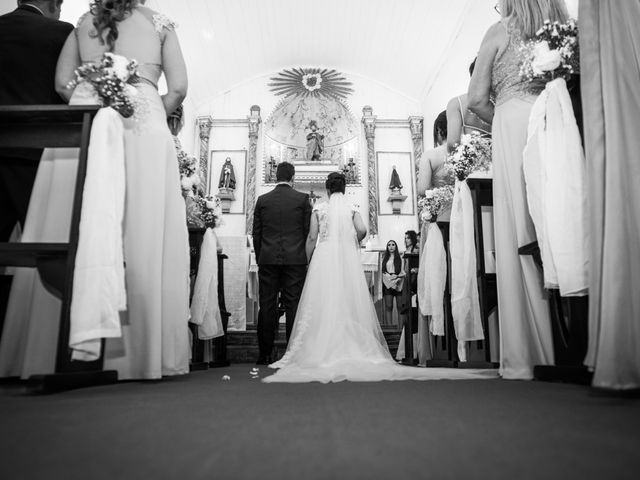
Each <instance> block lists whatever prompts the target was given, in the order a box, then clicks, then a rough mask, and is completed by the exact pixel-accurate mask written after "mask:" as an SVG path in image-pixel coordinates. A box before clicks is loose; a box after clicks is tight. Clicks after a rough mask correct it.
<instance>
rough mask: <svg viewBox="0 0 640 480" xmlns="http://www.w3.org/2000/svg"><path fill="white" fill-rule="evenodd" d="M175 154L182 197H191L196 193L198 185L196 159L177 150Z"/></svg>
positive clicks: (198, 171) (198, 172) (198, 169)
mask: <svg viewBox="0 0 640 480" xmlns="http://www.w3.org/2000/svg"><path fill="white" fill-rule="evenodd" d="M177 154H178V168H179V170H180V185H181V186H182V195H183V196H185V197H186V196H190V197H191V196H193V195H194V194H195V193H196V192H197V187H198V186H199V185H200V168H199V165H198V159H197V158H196V157H194V156H193V155H189V154H187V153H186V152H185V151H184V150H179V151H178V152H177Z"/></svg>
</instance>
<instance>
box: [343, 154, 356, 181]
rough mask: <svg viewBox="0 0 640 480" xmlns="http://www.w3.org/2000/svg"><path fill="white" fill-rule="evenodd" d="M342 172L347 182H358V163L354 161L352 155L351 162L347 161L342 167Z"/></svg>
mask: <svg viewBox="0 0 640 480" xmlns="http://www.w3.org/2000/svg"><path fill="white" fill-rule="evenodd" d="M342 173H343V174H344V176H345V180H346V181H347V184H352V183H356V181H357V176H356V163H355V162H354V161H353V157H350V158H349V163H347V164H346V165H344V166H343V167H342Z"/></svg>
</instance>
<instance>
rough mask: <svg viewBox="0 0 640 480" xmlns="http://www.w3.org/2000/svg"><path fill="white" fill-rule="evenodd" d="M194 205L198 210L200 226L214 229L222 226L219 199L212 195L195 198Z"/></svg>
mask: <svg viewBox="0 0 640 480" xmlns="http://www.w3.org/2000/svg"><path fill="white" fill-rule="evenodd" d="M195 204H196V205H197V208H198V210H199V223H200V224H201V225H200V226H203V227H205V228H216V227H219V226H220V225H222V207H221V205H220V199H219V198H218V197H216V196H214V195H207V196H206V197H203V196H200V195H198V196H196V197H195Z"/></svg>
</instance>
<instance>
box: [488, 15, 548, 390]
mask: <svg viewBox="0 0 640 480" xmlns="http://www.w3.org/2000/svg"><path fill="white" fill-rule="evenodd" d="M502 25H503V27H504V28H505V30H506V32H507V35H508V38H509V40H508V43H507V45H506V47H505V48H504V49H503V50H502V51H499V52H498V54H497V55H496V58H495V60H494V64H493V70H492V78H491V87H492V93H493V96H494V98H495V105H496V106H495V115H494V118H493V125H492V134H493V215H494V230H495V247H496V273H497V280H498V314H499V319H500V354H501V355H500V373H501V375H502V376H503V377H504V378H514V379H531V378H533V367H534V365H541V364H550V363H553V358H554V357H553V347H552V339H551V327H550V321H549V308H548V303H547V302H548V301H547V297H546V292H545V291H544V289H543V283H542V275H541V272H540V270H539V269H538V267H537V266H536V265H535V264H534V261H533V258H532V257H531V256H520V255H519V254H518V248H519V247H522V246H524V245H528V244H530V243H532V242H534V241H535V240H536V235H535V230H534V226H533V222H532V220H531V217H530V215H529V210H528V206H527V199H526V192H525V184H524V177H523V173H522V153H523V150H524V147H525V144H526V141H527V126H528V120H529V113H530V111H531V107H532V105H533V102H534V101H535V99H536V96H537V95H538V94H539V93H540V91H541V89H542V87H541V86H540V87H539V86H537V85H535V86H532V85H531V84H529V83H528V82H527V81H526V80H524V79H522V78H521V77H520V75H519V70H520V56H519V45H520V44H521V43H520V34H519V32H517V31H514V30H512V29H511V28H510V27H509V26H508V25H507V24H506V22H504V21H503V22H502Z"/></svg>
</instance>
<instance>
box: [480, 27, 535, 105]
mask: <svg viewBox="0 0 640 480" xmlns="http://www.w3.org/2000/svg"><path fill="white" fill-rule="evenodd" d="M501 25H502V26H503V27H504V28H505V30H506V31H507V35H508V36H509V43H508V44H507V47H506V48H505V49H504V51H503V52H502V53H500V54H498V55H497V56H496V58H495V60H494V62H493V70H492V72H491V96H492V97H493V98H495V105H496V107H497V106H498V105H500V104H502V103H504V102H506V101H507V100H509V99H511V98H527V97H531V96H536V95H538V94H539V93H540V92H541V91H542V90H543V89H544V85H536V84H535V83H531V82H529V80H527V79H526V78H523V77H521V76H520V64H521V63H522V59H521V54H520V47H521V46H522V45H523V40H522V36H521V34H520V32H519V31H518V30H516V29H514V28H513V27H511V26H509V25H508V24H507V23H506V21H503V22H501Z"/></svg>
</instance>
